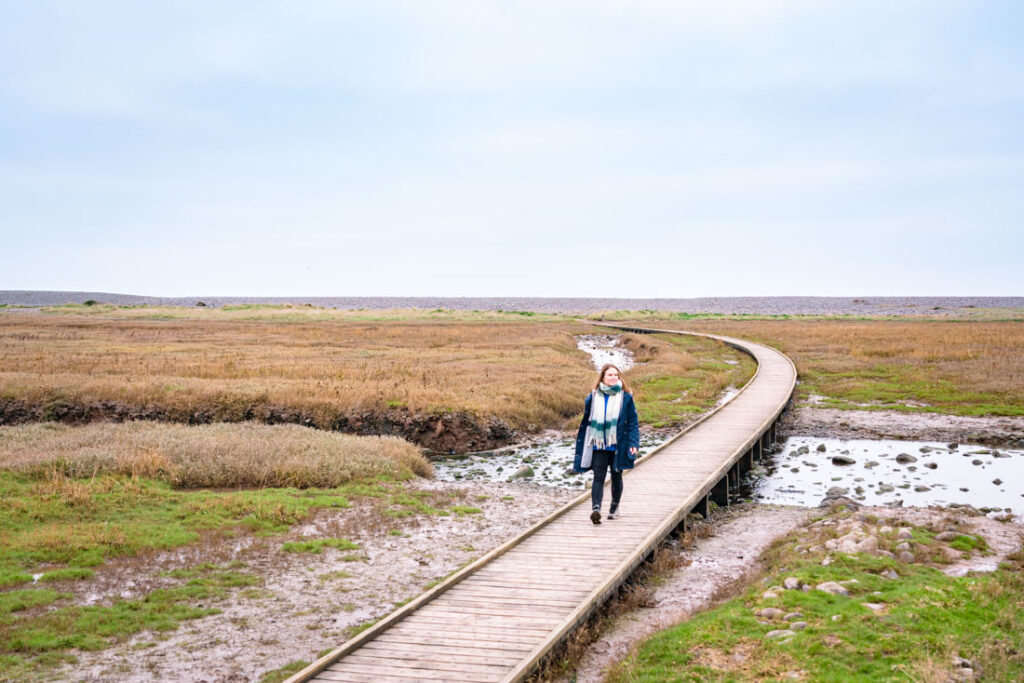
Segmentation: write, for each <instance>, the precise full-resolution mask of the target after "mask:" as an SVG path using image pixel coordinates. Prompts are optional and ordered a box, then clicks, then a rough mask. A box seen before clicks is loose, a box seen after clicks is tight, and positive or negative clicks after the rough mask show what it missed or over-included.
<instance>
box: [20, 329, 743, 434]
mask: <svg viewBox="0 0 1024 683" xmlns="http://www.w3.org/2000/svg"><path fill="white" fill-rule="evenodd" d="M594 331H595V330H594V328H593V327H591V326H589V325H586V324H582V323H576V322H568V321H547V322H545V321H537V320H522V321H519V320H515V321H507V320H506V321H500V320H499V321H494V320H489V321H464V320H463V321H444V320H441V321H438V320H422V321H421V320H400V321H377V322H345V321H339V320H325V321H314V322H310V321H298V322H294V321H276V322H268V321H266V320H230V319H184V320H176V319H170V320H140V319H126V318H119V317H116V316H114V317H111V316H80V315H52V314H38V313H36V314H33V313H21V312H19V313H17V314H10V313H8V314H3V315H0V347H2V348H3V350H4V353H3V355H2V356H0V400H6V401H7V402H12V401H15V402H17V401H20V402H24V404H26V405H29V406H36V407H39V408H40V409H41V411H42V414H43V415H42V416H43V417H44V418H45V417H54V416H55V414H56V413H57V411H58V409H60V408H61V407H62V406H68V405H71V406H87V407H88V406H99V407H100V408H102V407H103V405H104V403H111V402H112V403H115V404H118V405H121V406H129V407H131V408H132V409H133V410H135V411H137V412H138V414H137V415H131V414H129V415H128V416H129V417H131V416H135V417H140V416H141V417H154V418H160V419H166V420H172V421H183V422H184V421H197V420H198V421H204V422H209V421H232V422H234V421H244V420H249V419H256V420H264V421H269V422H274V421H278V422H280V421H288V422H299V421H301V422H305V423H307V424H311V425H314V426H317V427H321V428H325V429H333V428H337V426H338V421H339V419H340V418H342V417H343V416H346V415H352V414H357V413H377V412H380V411H398V412H404V413H409V414H413V415H422V414H428V415H440V414H444V413H457V414H466V415H469V416H472V417H474V418H489V417H491V416H496V417H499V418H502V419H505V420H507V421H508V422H509V423H510V424H512V425H513V426H514V427H517V428H522V429H526V430H529V431H532V430H533V429H535V428H543V427H563V426H564V425H565V424H567V421H568V420H571V419H573V418H577V417H578V414H579V411H580V407H581V405H582V397H583V396H584V395H585V393H586V391H587V390H588V388H589V385H590V384H591V383H592V382H593V374H594V370H593V368H592V366H591V364H590V358H589V356H588V355H587V354H586V353H584V352H582V351H580V350H578V349H577V348H576V340H575V338H574V337H575V335H578V334H584V333H592V332H594ZM630 346H631V348H633V349H634V350H635V351H636V352H637V353H638V358H639V359H640V360H647V361H649V362H647V363H646V364H645V365H643V366H639V367H638V368H637V369H636V370H635V371H632V372H631V373H630V379H631V381H633V383H634V384H636V385H638V387H643V385H644V384H645V382H649V380H651V379H654V378H658V377H669V376H681V375H686V376H688V377H689V378H690V381H691V383H692V384H693V385H694V388H692V396H690V397H689V398H688V401H689V403H692V404H694V405H695V404H696V403H697V402H699V401H705V402H706V399H707V396H705V394H708V395H710V396H714V395H717V393H718V391H719V389H720V388H721V387H720V386H719V385H720V384H721V383H722V382H726V383H728V382H730V381H732V378H731V376H728V375H729V373H728V372H727V371H728V366H722V365H721V363H719V365H718V367H716V368H714V371H713V372H712V371H710V370H709V367H710V366H709V365H708V362H709V358H710V356H714V357H719V358H720V357H731V356H730V354H733V353H734V352H732V351H731V350H730V349H727V348H725V347H722V346H721V345H718V344H715V343H712V342H695V341H692V340H691V341H687V342H678V341H665V340H659V339H655V338H651V337H643V338H639V339H633V340H632V341H630ZM701 354H704V355H708V354H710V356H709V357H708V358H705V357H704V356H702V355H701ZM695 356H696V358H695ZM712 375H713V377H712ZM708 378H710V380H709V381H710V383H708V384H707V385H706V386H705V383H704V380H705V379H708ZM697 385H700V388H696V387H697ZM638 400H643V389H641V392H640V393H639V394H638ZM691 407H692V406H691ZM282 409H283V410H285V411H291V414H290V415H287V416H281V415H280V414H279V413H280V410H282ZM275 411H278V412H277V413H275ZM107 412H108V413H109V411H107ZM683 412H684V413H685V412H691V411H683ZM98 414H99V415H100V416H102V415H104V414H105V413H104V412H103V410H99V411H98ZM197 416H200V417H201V419H200V418H199V417H197ZM660 419H661V418H659V420H660Z"/></svg>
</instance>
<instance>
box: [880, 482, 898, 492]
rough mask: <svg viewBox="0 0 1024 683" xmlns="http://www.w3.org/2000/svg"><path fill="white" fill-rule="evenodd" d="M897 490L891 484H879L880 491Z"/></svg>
mask: <svg viewBox="0 0 1024 683" xmlns="http://www.w3.org/2000/svg"><path fill="white" fill-rule="evenodd" d="M895 490H896V488H895V487H893V486H892V485H891V484H879V485H878V493H889V492H891V491H895Z"/></svg>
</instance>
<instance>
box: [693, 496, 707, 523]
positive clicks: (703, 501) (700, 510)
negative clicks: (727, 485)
mask: <svg viewBox="0 0 1024 683" xmlns="http://www.w3.org/2000/svg"><path fill="white" fill-rule="evenodd" d="M693 511H694V512H696V513H697V514H699V515H700V516H701V517H703V518H704V519H707V518H708V517H709V516H710V514H709V510H708V496H707V495H704V496H701V498H700V500H698V501H697V504H696V505H694V506H693Z"/></svg>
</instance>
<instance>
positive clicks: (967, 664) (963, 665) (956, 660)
mask: <svg viewBox="0 0 1024 683" xmlns="http://www.w3.org/2000/svg"><path fill="white" fill-rule="evenodd" d="M950 663H951V664H952V665H953V666H954V667H955V668H957V669H973V668H974V665H973V664H971V660H969V659H964V658H963V657H956V656H954V657H953V660H952V661H951V662H950Z"/></svg>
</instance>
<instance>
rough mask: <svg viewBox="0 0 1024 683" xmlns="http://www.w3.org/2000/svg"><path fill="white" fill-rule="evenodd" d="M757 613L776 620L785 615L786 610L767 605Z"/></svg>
mask: <svg viewBox="0 0 1024 683" xmlns="http://www.w3.org/2000/svg"><path fill="white" fill-rule="evenodd" d="M756 614H757V616H759V617H762V618H764V619H770V620H772V621H775V620H776V619H781V618H782V617H783V616H784V615H785V612H783V611H782V610H780V609H779V608H778V607H765V608H764V609H763V610H759V611H758V612H756Z"/></svg>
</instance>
